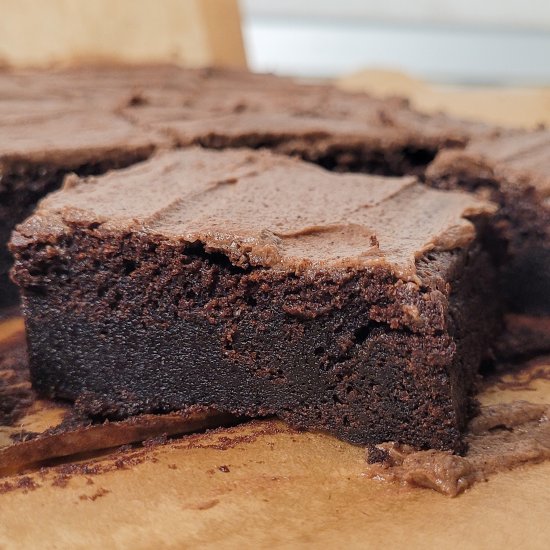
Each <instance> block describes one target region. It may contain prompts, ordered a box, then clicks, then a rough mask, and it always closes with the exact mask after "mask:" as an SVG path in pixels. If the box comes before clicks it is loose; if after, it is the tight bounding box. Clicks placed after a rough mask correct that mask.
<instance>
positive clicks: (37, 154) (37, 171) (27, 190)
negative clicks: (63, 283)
mask: <svg viewBox="0 0 550 550" xmlns="http://www.w3.org/2000/svg"><path fill="white" fill-rule="evenodd" d="M0 113H1V114H2V117H1V119H0V120H1V122H0V306H3V305H7V304H10V303H13V302H14V301H15V300H16V299H17V294H16V289H15V287H14V286H13V285H12V284H11V283H10V282H9V279H8V271H9V269H10V267H11V264H12V260H11V256H10V254H9V252H8V249H7V242H8V240H9V236H10V233H11V231H12V229H13V227H14V226H15V224H16V223H18V222H21V221H23V220H24V219H25V218H26V217H27V216H28V215H29V214H30V213H31V212H32V209H33V208H34V206H35V204H36V202H37V201H38V199H40V198H41V197H43V196H44V195H46V194H47V193H49V192H50V191H53V190H55V189H57V188H59V187H60V185H61V183H62V181H63V178H64V177H65V175H66V174H68V173H70V172H76V173H77V174H80V175H89V174H100V173H103V172H105V171H107V170H110V169H113V168H119V167H125V166H128V165H130V164H133V163H135V162H138V161H140V160H144V159H146V158H147V157H149V156H150V155H151V153H152V152H153V151H154V150H155V148H156V147H157V146H159V145H160V144H162V143H163V142H164V141H165V140H164V138H162V137H160V136H157V135H155V134H154V132H144V131H142V130H140V129H138V128H136V127H135V126H133V125H132V124H131V123H129V122H127V121H126V120H124V119H123V118H121V117H120V116H118V115H115V114H111V113H108V112H103V111H98V112H95V111H94V109H91V108H90V109H89V110H83V109H82V108H81V107H79V106H78V105H76V104H74V103H71V102H70V101H66V100H65V101H62V100H61V99H59V98H58V99H54V98H52V99H48V100H42V101H33V100H17V99H12V100H5V101H0Z"/></svg>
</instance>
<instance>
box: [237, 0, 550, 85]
mask: <svg viewBox="0 0 550 550" xmlns="http://www.w3.org/2000/svg"><path fill="white" fill-rule="evenodd" d="M240 4H241V10H242V14H243V30H244V38H245V43H246V47H247V53H248V59H249V64H250V67H251V69H252V70H256V71H271V72H276V73H280V74H289V75H301V76H308V77H332V76H339V75H342V74H346V73H351V72H354V71H357V70H360V69H364V68H384V69H395V70H401V71H404V72H407V73H411V74H413V75H415V76H420V77H423V78H426V79H429V80H432V81H439V82H447V83H459V84H524V85H550V0H461V1H459V2H457V1H456V0H383V1H373V0H337V1H329V0H310V1H308V0H240Z"/></svg>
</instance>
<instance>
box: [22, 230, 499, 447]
mask: <svg viewBox="0 0 550 550" xmlns="http://www.w3.org/2000/svg"><path fill="white" fill-rule="evenodd" d="M35 246H36V248H34V249H26V250H23V251H20V252H18V254H17V256H18V262H17V264H16V268H15V271H14V274H15V278H16V280H17V281H18V283H19V285H20V286H21V287H22V288H23V307H24V313H25V318H26V322H27V331H28V338H29V353H30V363H31V369H32V370H31V375H32V380H33V384H34V386H35V388H36V389H37V390H38V391H39V392H40V393H41V394H43V395H47V396H49V397H54V398H62V399H68V400H71V401H76V402H77V405H78V406H79V407H80V409H81V410H83V411H85V412H87V413H88V414H91V415H97V416H100V417H107V418H109V417H111V418H122V417H125V416H128V415H132V414H137V413H144V412H157V413H158V412H167V411H171V410H175V409H180V408H183V407H188V406H190V405H207V406H213V407H215V408H217V409H219V410H222V411H226V412H230V413H235V414H238V415H245V416H262V415H277V416H279V417H280V418H282V419H284V420H286V421H288V422H289V423H290V424H292V425H293V426H295V427H298V428H307V429H314V430H323V431H328V432H329V433H332V434H334V435H336V436H338V437H340V438H342V439H344V440H347V441H350V442H352V443H356V444H372V443H379V442H382V441H388V440H392V441H400V442H404V443H408V444H411V445H414V446H416V447H419V448H427V447H430V448H440V449H454V450H459V449H460V448H461V431H462V429H463V428H464V426H465V424H466V421H467V418H468V414H469V411H470V408H471V405H472V400H471V396H472V392H473V389H474V384H475V379H476V375H477V374H476V373H477V370H478V367H479V364H480V361H481V358H482V356H483V353H484V351H485V349H486V344H487V341H488V339H489V338H490V336H491V335H492V333H494V331H495V327H496V317H497V315H496V311H494V309H493V306H492V305H491V304H493V303H495V300H494V296H493V292H494V280H493V272H492V269H491V267H490V264H489V262H488V260H487V258H486V256H485V255H484V254H483V253H481V252H479V250H477V249H474V250H470V251H464V250H457V251H455V252H452V253H430V255H429V257H425V258H423V259H422V260H420V261H419V264H418V268H417V269H418V272H419V274H420V275H421V277H422V280H423V281H425V287H424V288H423V289H422V291H421V293H420V294H419V295H416V294H415V293H413V294H412V295H409V294H408V290H407V288H408V287H407V285H403V284H401V283H400V282H399V281H397V280H395V278H394V277H392V276H390V275H388V273H387V272H385V271H384V270H383V269H374V270H371V271H353V270H351V271H350V270H348V271H346V272H326V273H317V274H315V275H308V276H306V275H300V276H299V275H293V274H290V273H286V272H278V271H275V270H272V269H264V268H247V269H243V268H239V267H235V266H234V265H232V264H231V263H230V262H229V261H228V259H227V258H226V257H225V256H223V255H221V254H211V253H206V252H205V251H204V249H203V248H202V246H201V245H200V244H198V243H197V244H195V245H181V246H179V247H177V246H174V245H173V243H172V244H170V245H167V244H166V243H163V242H154V241H146V242H141V241H140V240H139V238H138V236H136V235H126V236H124V237H123V238H122V239H121V238H120V237H116V238H115V237H113V238H111V239H109V238H106V237H105V236H103V237H101V238H100V239H98V238H96V237H95V236H94V230H93V229H88V230H77V231H76V232H75V233H74V234H73V235H71V236H70V237H67V239H66V241H65V242H63V243H58V246H57V247H56V248H54V247H52V246H50V245H44V244H37V245H35ZM82 251H86V252H85V253H82ZM400 293H402V294H400ZM445 293H448V294H447V295H446V294H445ZM400 296H401V297H400ZM403 306H405V307H403ZM411 311H415V312H416V313H418V316H415V315H413V316H412V317H411Z"/></svg>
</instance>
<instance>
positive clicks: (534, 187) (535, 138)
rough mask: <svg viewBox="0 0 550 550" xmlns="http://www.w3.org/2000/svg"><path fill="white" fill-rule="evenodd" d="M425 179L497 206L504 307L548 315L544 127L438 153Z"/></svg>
mask: <svg viewBox="0 0 550 550" xmlns="http://www.w3.org/2000/svg"><path fill="white" fill-rule="evenodd" d="M427 179H428V182H429V183H430V184H432V185H435V186H437V187H440V188H445V189H456V188H462V189H466V190H469V191H472V192H475V193H477V194H480V195H483V196H484V197H488V198H490V199H491V200H492V201H494V202H495V203H497V204H498V205H499V209H498V211H497V212H496V214H495V216H494V217H493V223H492V225H493V229H494V236H495V242H496V243H497V246H495V251H496V252H497V253H498V256H499V260H500V263H501V265H502V279H501V280H502V291H503V296H504V298H505V299H506V301H507V305H508V310H509V311H511V312H513V313H519V314H528V315H535V316H548V315H550V202H549V197H550V131H548V130H538V131H532V132H526V131H506V132H502V133H501V134H500V135H498V136H495V137H492V138H484V139H473V140H472V141H471V142H470V143H469V144H468V146H467V147H466V148H465V149H464V150H460V151H457V150H447V151H443V152H441V153H440V154H439V155H438V157H437V158H436V160H435V161H434V162H433V164H432V165H431V166H430V167H429V169H428V172H427ZM548 344H549V345H550V342H549V343H548Z"/></svg>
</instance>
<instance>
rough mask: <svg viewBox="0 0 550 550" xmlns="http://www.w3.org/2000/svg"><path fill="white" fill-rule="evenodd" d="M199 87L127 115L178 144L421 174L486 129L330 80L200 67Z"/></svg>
mask: <svg viewBox="0 0 550 550" xmlns="http://www.w3.org/2000/svg"><path fill="white" fill-rule="evenodd" d="M202 74H203V77H202V80H201V82H200V85H198V90H199V92H198V93H195V94H186V95H185V98H184V100H183V101H182V102H181V103H180V104H178V103H177V102H171V104H169V105H166V103H165V102H158V101H155V100H154V98H150V99H147V95H146V94H145V96H144V101H142V102H137V103H134V104H131V105H129V106H128V107H127V108H126V109H123V112H124V114H125V116H127V117H128V118H129V119H130V120H133V121H134V122H135V123H136V124H139V125H141V126H143V127H146V128H154V129H157V130H162V131H164V132H165V133H166V134H167V135H169V136H170V137H171V138H174V139H175V140H176V141H177V143H178V144H179V145H180V146H182V147H186V146H190V145H201V146H203V147H207V148H214V149H224V148H230V147H237V148H238V147H248V148H253V149H260V148H268V149H271V150H273V151H276V152H279V153H284V154H288V155H293V156H298V157H300V158H302V159H304V160H307V161H310V162H314V163H316V164H319V165H320V166H323V167H324V168H327V169H330V170H335V171H353V172H365V173H370V174H381V175H389V176H395V175H404V174H419V175H421V174H422V173H423V172H424V170H425V168H426V166H427V165H428V163H429V162H430V161H431V160H433V158H434V157H435V155H436V154H437V152H438V151H439V150H440V149H442V148H444V147H448V146H454V147H458V146H464V145H465V144H466V143H467V142H468V140H469V139H470V137H471V136H472V135H487V134H488V133H491V132H492V129H491V128H489V127H486V126H484V125H481V124H475V123H466V122H462V121H457V120H453V119H451V118H449V117H446V116H444V115H434V116H426V115H422V114H420V113H418V112H416V111H414V110H412V109H411V108H410V107H409V105H408V104H407V102H406V101H404V100H401V99H389V100H381V99H376V98H373V97H370V96H367V95H366V94H352V93H345V92H342V91H340V90H338V89H336V88H334V87H333V86H327V85H312V84H308V85H304V84H298V83H296V82H294V81H291V80H289V79H284V78H276V77H273V76H270V75H252V74H250V73H244V72H235V71H220V70H212V71H208V72H203V73H202Z"/></svg>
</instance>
